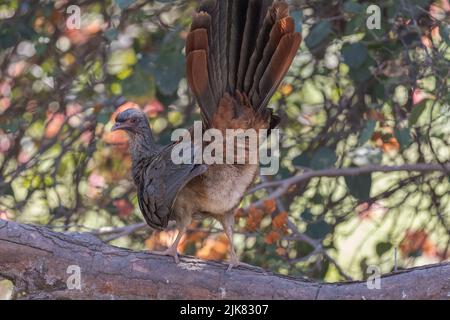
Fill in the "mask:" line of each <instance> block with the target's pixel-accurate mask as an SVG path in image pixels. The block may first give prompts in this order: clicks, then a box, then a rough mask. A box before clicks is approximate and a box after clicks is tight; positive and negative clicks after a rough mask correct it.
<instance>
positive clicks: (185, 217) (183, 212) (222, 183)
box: [113, 0, 301, 267]
mask: <svg viewBox="0 0 450 320" xmlns="http://www.w3.org/2000/svg"><path fill="white" fill-rule="evenodd" d="M300 42H301V36H300V34H299V33H296V32H295V24H294V20H293V19H292V17H290V16H289V10H288V5H287V4H286V2H285V1H282V0H281V1H280V0H275V1H274V0H205V1H202V2H201V5H200V7H199V9H198V10H197V12H196V13H195V16H194V18H193V22H192V26H191V29H190V32H189V33H188V35H187V39H186V72H187V80H188V83H189V86H190V89H191V90H192V92H193V94H194V96H195V97H196V100H197V102H198V104H199V106H200V109H201V115H202V119H203V124H204V126H203V127H204V129H205V130H206V129H210V128H215V129H218V130H221V131H222V132H225V130H226V129H244V130H245V129H255V130H258V129H268V130H270V129H273V128H275V127H276V126H277V125H278V123H279V118H278V117H277V116H276V115H273V113H272V110H271V109H269V108H267V105H268V102H269V100H270V98H271V97H272V95H273V94H274V93H275V91H276V90H277V88H278V86H279V85H280V83H281V81H282V79H283V78H284V76H285V74H286V72H287V71H288V69H289V67H290V65H291V63H292V60H293V59H294V57H295V55H296V52H297V50H298V48H299V45H300ZM119 129H120V130H126V132H128V134H129V137H130V152H131V156H132V175H133V179H134V182H135V184H136V186H137V195H138V202H139V207H140V209H141V211H142V213H143V215H144V217H145V220H146V221H147V223H148V224H149V225H150V226H151V227H153V228H155V229H158V230H163V229H165V228H166V227H167V225H168V222H169V220H175V221H176V225H177V229H178V231H179V232H178V236H177V238H176V240H175V241H174V243H173V245H172V246H171V247H170V248H169V249H167V250H166V251H165V252H163V253H160V254H164V255H170V256H173V257H174V258H175V261H177V262H178V254H177V246H178V244H179V242H180V240H181V237H182V235H183V234H184V233H185V231H186V228H187V227H188V225H189V224H190V223H191V221H192V219H193V218H194V217H200V218H201V217H213V218H215V219H217V220H218V221H220V222H221V224H222V226H223V228H224V231H225V233H226V235H227V236H228V238H229V242H230V267H233V266H235V265H238V264H239V260H238V258H237V256H236V253H235V251H234V247H233V242H232V235H233V223H234V212H235V210H236V208H237V207H238V206H239V203H240V202H241V200H242V198H243V196H244V194H245V192H246V190H247V189H248V187H249V186H250V185H251V184H252V182H253V181H254V179H255V176H256V174H257V171H258V168H259V166H258V165H255V164H248V163H246V164H212V165H205V164H181V165H180V164H178V165H176V164H174V163H173V162H172V160H171V151H172V149H173V147H174V145H175V143H173V144H170V145H168V146H160V145H157V144H156V143H155V140H154V138H153V135H152V132H151V129H150V126H149V123H148V119H147V117H146V116H145V114H144V113H142V112H140V111H138V110H135V109H130V110H126V111H124V112H122V113H120V114H119V115H118V116H117V117H116V123H115V125H114V127H113V130H119Z"/></svg>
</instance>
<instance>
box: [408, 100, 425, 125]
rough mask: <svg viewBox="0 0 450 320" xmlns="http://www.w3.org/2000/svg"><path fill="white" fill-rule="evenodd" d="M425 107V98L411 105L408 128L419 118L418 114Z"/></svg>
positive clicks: (419, 114) (420, 113)
mask: <svg viewBox="0 0 450 320" xmlns="http://www.w3.org/2000/svg"><path fill="white" fill-rule="evenodd" d="M425 107H426V100H425V101H422V102H421V103H419V104H418V105H415V106H414V107H413V109H412V111H411V114H410V115H409V120H408V125H409V127H410V128H411V127H412V126H414V125H415V124H416V123H417V120H419V118H420V116H421V115H422V113H423V112H424V111H425Z"/></svg>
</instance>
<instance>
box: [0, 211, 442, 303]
mask: <svg viewBox="0 0 450 320" xmlns="http://www.w3.org/2000/svg"><path fill="white" fill-rule="evenodd" d="M74 265H75V266H79V268H80V271H81V290H77V289H72V290H69V289H68V287H67V280H68V278H69V277H71V276H72V275H71V274H70V272H69V273H68V270H70V269H68V267H69V266H74ZM226 268H227V266H226V264H224V263H219V262H206V261H202V260H198V259H195V258H191V257H183V258H182V259H181V262H180V264H179V265H176V264H175V263H174V262H173V260H172V259H171V258H168V257H161V256H155V255H152V254H149V253H145V252H134V251H130V250H127V249H122V248H116V247H112V246H110V245H107V244H105V243H103V242H101V241H100V240H98V239H97V238H96V237H94V236H92V235H88V234H62V233H57V232H54V231H51V230H49V229H48V228H45V227H38V226H29V225H21V224H17V223H15V222H8V221H4V220H0V277H3V278H6V279H9V280H11V281H13V283H14V284H15V286H16V297H19V298H23V299H37V298H40V299H396V298H397V299H448V297H449V294H450V264H449V263H444V264H440V265H430V266H424V267H419V268H414V269H409V270H406V271H403V272H399V273H395V274H390V275H385V276H383V277H382V279H381V289H380V290H376V289H374V290H369V289H368V288H367V284H366V282H343V283H335V284H323V283H315V282H311V281H307V280H304V279H295V278H291V277H286V276H281V275H275V274H272V273H268V272H263V271H261V269H258V268H256V267H255V268H250V267H245V268H244V267H239V268H238V269H233V270H232V271H230V272H226ZM22 292H23V294H22Z"/></svg>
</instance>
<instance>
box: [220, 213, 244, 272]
mask: <svg viewBox="0 0 450 320" xmlns="http://www.w3.org/2000/svg"><path fill="white" fill-rule="evenodd" d="M220 222H221V223H222V226H223V230H224V231H225V234H226V235H227V237H228V241H229V242H230V247H229V254H230V264H229V265H228V269H227V271H230V270H231V269H233V268H234V267H237V266H240V265H245V263H242V262H240V261H239V259H238V257H237V255H236V251H234V245H233V224H234V214H232V213H228V214H226V215H225V216H224V217H223V218H222V219H221V220H220Z"/></svg>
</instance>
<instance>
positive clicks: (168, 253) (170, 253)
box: [150, 248, 180, 264]
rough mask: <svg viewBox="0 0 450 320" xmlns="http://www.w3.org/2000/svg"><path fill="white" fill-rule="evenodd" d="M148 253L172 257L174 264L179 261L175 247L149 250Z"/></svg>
mask: <svg viewBox="0 0 450 320" xmlns="http://www.w3.org/2000/svg"><path fill="white" fill-rule="evenodd" d="M150 253H152V254H156V255H158V256H168V257H173V259H174V260H175V263H176V264H179V263H180V258H179V257H178V252H177V249H173V248H169V249H167V250H164V251H150Z"/></svg>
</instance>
